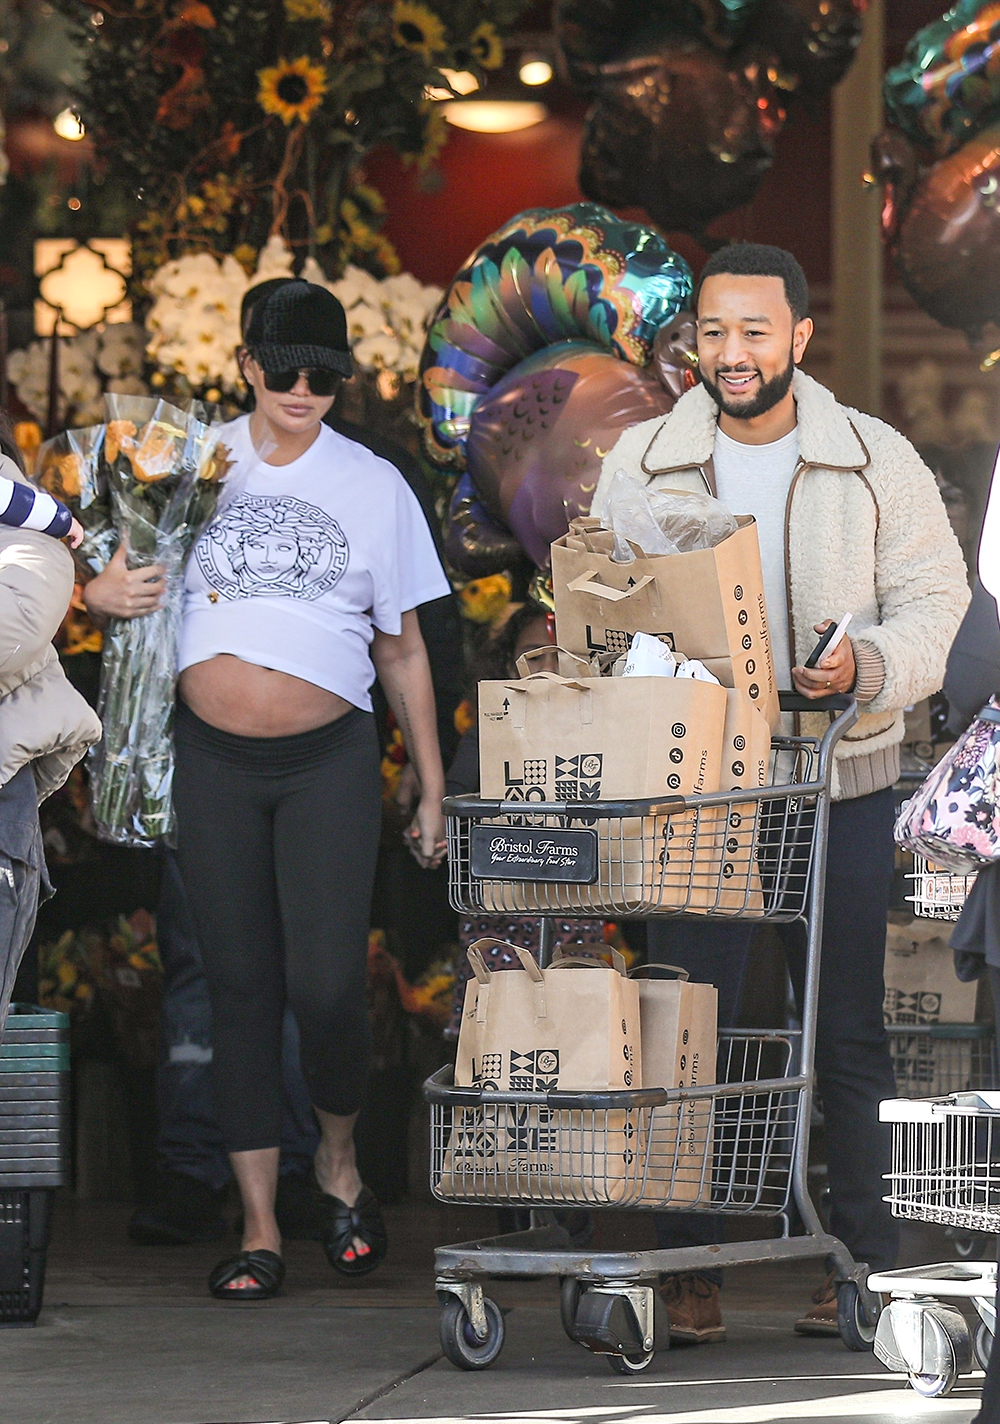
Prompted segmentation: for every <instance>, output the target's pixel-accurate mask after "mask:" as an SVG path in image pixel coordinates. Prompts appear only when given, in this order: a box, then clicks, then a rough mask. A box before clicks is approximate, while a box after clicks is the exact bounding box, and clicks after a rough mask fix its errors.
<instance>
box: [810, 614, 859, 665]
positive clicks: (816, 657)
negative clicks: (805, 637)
mask: <svg viewBox="0 0 1000 1424" xmlns="http://www.w3.org/2000/svg"><path fill="white" fill-rule="evenodd" d="M850 621H851V615H850V614H849V613H848V614H845V616H844V617H843V618H842V619H841V620H840V622H839V623H831V624H830V626H829V628H827V630H826V632H825V633H821V634H820V637H819V642H818V643H817V644H816V646H815V648H813V650H812V652H811V653H810V654H809V656H808V657H807V658H806V660H805V662H804V663H803V664H802V666H803V667H807V668H813V667H816V665H817V663H819V662H820V660H821V659H822V657H823V654H824V653H825V652H826V650H827V648H828V647H829V646H830V644H831V643H834V642H839V641H840V635H841V634H842V633H843V632H844V631H845V629H846V628H847V625H848V623H850Z"/></svg>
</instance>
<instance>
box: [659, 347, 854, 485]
mask: <svg viewBox="0 0 1000 1424" xmlns="http://www.w3.org/2000/svg"><path fill="white" fill-rule="evenodd" d="M792 394H793V395H794V397H795V408H796V417H797V421H798V431H799V459H800V461H801V462H802V464H804V465H818V466H820V467H821V468H823V469H828V470H866V469H867V468H868V466H869V465H870V464H871V456H870V455H869V453H868V451H867V449H866V448H865V445H864V442H863V440H862V439H861V437H860V435H859V434H858V432H857V430H856V429H855V428H854V424H853V422H852V421H851V419H850V417H849V416H848V414H847V411H846V409H845V407H844V406H842V405H840V404H839V403H838V402H837V401H836V400H835V399H834V396H833V394H832V393H831V392H830V391H828V390H827V389H826V387H825V386H821V385H820V383H819V382H818V381H814V380H813V378H812V377H811V376H807V375H806V374H805V372H804V371H801V370H798V369H796V371H795V374H794V376H793V377H792ZM718 415H719V411H718V407H717V406H716V404H715V402H714V401H713V399H712V397H711V396H710V395H709V393H708V391H706V390H705V387H704V386H702V385H697V386H695V387H694V389H693V390H690V391H687V392H686V393H685V394H684V395H683V396H681V398H680V400H679V401H678V402H677V404H676V405H675V406H674V408H673V410H672V411H671V412H670V414H669V415H668V416H667V417H666V419H665V420H664V421H663V422H662V424H661V425H660V427H659V429H658V430H657V432H656V434H655V435H654V436H653V438H652V440H651V441H650V442H649V446H648V448H647V449H646V452H645V454H644V456H643V459H642V468H643V471H644V473H645V474H647V475H660V474H669V473H672V472H673V471H675V470H685V469H690V468H691V467H692V466H704V465H706V464H707V463H708V461H709V460H710V459H711V458H712V453H713V451H714V449H715V432H716V425H717V421H718Z"/></svg>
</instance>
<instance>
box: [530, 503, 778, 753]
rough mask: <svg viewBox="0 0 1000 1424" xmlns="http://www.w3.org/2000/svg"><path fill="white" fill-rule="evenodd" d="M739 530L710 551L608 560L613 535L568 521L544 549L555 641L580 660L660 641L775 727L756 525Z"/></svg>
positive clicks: (745, 520) (748, 521) (750, 522)
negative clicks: (638, 639) (641, 639)
mask: <svg viewBox="0 0 1000 1424" xmlns="http://www.w3.org/2000/svg"><path fill="white" fill-rule="evenodd" d="M737 523H738V524H739V526H740V527H739V528H738V529H737V531H736V533H735V534H731V535H730V536H729V538H728V539H723V541H722V543H721V544H717V545H716V546H715V548H714V549H699V550H695V551H694V552H692V553H690V554H659V555H655V556H652V557H647V556H646V555H645V554H643V553H642V551H641V549H638V547H637V546H635V545H633V546H632V548H633V551H634V552H635V553H636V559H635V562H634V563H631V564H620V563H615V561H614V560H613V559H612V557H611V553H612V550H613V549H614V535H613V534H612V533H611V532H610V530H605V529H601V528H600V525H599V524H598V523H597V521H596V520H594V519H585V520H584V519H576V520H574V521H573V522H572V524H571V525H570V531H569V533H568V534H566V535H564V536H563V537H562V538H561V539H557V540H556V541H555V543H554V544H553V545H552V591H553V595H554V598H555V606H556V641H557V642H558V643H559V644H560V645H561V646H562V647H564V648H568V649H569V650H570V652H573V653H577V654H579V655H581V656H583V657H590V656H591V655H593V654H595V653H598V654H600V653H603V652H615V653H622V652H625V651H627V649H628V646H629V643H630V641H631V638H632V635H633V633H654V634H657V635H658V636H660V637H665V638H666V639H667V640H668V641H669V642H670V645H671V647H673V648H676V649H683V650H684V652H685V653H686V654H687V656H688V657H689V658H698V659H699V660H700V661H701V662H703V663H705V665H706V666H707V667H708V668H709V669H710V671H712V672H714V673H715V675H716V677H718V678H719V679H720V681H721V682H723V683H724V684H725V685H726V686H727V687H739V688H742V690H743V691H744V692H745V693H746V694H747V696H748V697H749V698H750V700H751V702H754V703H755V704H756V705H757V706H758V707H759V708H760V710H761V712H762V713H763V714H764V716H765V717H766V719H767V722H768V724H769V726H771V727H773V728H777V726H778V719H779V715H780V714H779V708H778V690H777V685H776V683H775V678H774V664H773V661H772V658H771V640H770V634H769V633H768V627H767V611H766V607H765V603H764V577H763V574H762V572H761V564H760V547H759V544H758V541H757V526H756V523H755V521H754V519H753V517H752V516H751V515H740V516H738V519H737Z"/></svg>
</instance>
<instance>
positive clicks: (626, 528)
mask: <svg viewBox="0 0 1000 1424" xmlns="http://www.w3.org/2000/svg"><path fill="white" fill-rule="evenodd" d="M594 513H595V514H596V515H597V517H598V519H599V520H600V521H601V523H602V524H603V525H604V527H605V529H610V530H611V532H612V533H613V534H614V536H615V551H614V553H613V554H612V556H611V557H612V558H613V559H614V561H615V563H616V564H631V563H632V562H633V561H634V560H635V557H636V554H635V550H634V549H632V548H631V547H630V545H632V544H634V545H635V546H636V548H637V549H638V551H639V553H641V554H647V555H652V554H675V553H676V552H677V550H676V549H675V548H674V547H673V545H672V544H671V543H670V541H669V540H668V539H667V537H666V535H665V534H664V533H663V530H662V529H661V528H660V526H659V525H658V524H657V522H656V520H655V518H654V517H653V511H652V508H651V506H650V503H649V496H648V495H647V493H646V491H645V490H644V489H643V488H642V486H641V485H639V484H637V483H636V482H635V480H633V479H630V478H629V476H628V475H627V474H626V473H625V471H624V470H616V471H615V473H614V474H613V475H612V477H611V483H610V485H609V486H608V488H607V492H606V494H605V496H604V499H603V500H602V502H601V506H600V508H599V509H597V508H595V509H594Z"/></svg>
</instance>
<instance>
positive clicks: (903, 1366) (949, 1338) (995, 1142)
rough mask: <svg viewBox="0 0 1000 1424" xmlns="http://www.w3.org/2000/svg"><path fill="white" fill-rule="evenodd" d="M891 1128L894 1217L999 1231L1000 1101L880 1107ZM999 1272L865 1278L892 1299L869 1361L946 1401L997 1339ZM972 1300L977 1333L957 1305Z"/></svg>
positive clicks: (917, 1272)
mask: <svg viewBox="0 0 1000 1424" xmlns="http://www.w3.org/2000/svg"><path fill="white" fill-rule="evenodd" d="M881 1117H882V1120H883V1121H884V1122H891V1123H892V1171H891V1174H890V1176H889V1178H888V1181H889V1194H888V1195H887V1197H886V1201H888V1202H889V1203H890V1204H891V1206H892V1210H893V1214H894V1215H895V1216H899V1217H903V1218H905V1219H907V1220H910V1221H928V1222H936V1223H938V1224H939V1225H942V1226H949V1227H954V1228H958V1229H960V1230H962V1231H965V1232H973V1231H988V1232H992V1233H993V1234H994V1235H995V1234H996V1233H997V1232H1000V1093H996V1092H982V1093H955V1094H952V1095H951V1096H949V1097H945V1098H940V1099H937V1100H927V1101H918V1102H914V1101H908V1100H905V1099H894V1100H892V1101H889V1102H885V1103H883V1104H882V1106H881ZM996 1269H997V1268H996V1264H995V1263H994V1262H992V1261H976V1262H973V1261H958V1262H950V1261H946V1262H942V1263H940V1264H938V1265H932V1266H918V1267H914V1268H911V1269H909V1270H901V1271H884V1272H880V1273H879V1274H876V1275H872V1276H869V1278H868V1286H869V1289H870V1290H873V1291H885V1292H887V1293H889V1294H890V1295H891V1296H892V1300H891V1302H890V1304H889V1306H888V1308H887V1309H886V1310H885V1311H883V1313H882V1315H881V1317H880V1319H879V1322H878V1329H877V1332H876V1336H875V1353H876V1354H877V1355H878V1357H879V1359H880V1360H881V1361H882V1363H883V1364H885V1365H887V1366H888V1368H889V1369H891V1370H898V1371H902V1372H903V1373H905V1374H906V1375H907V1376H908V1377H909V1380H910V1384H911V1385H912V1386H913V1388H914V1389H915V1390H917V1391H918V1393H920V1394H922V1395H925V1396H926V1397H928V1398H935V1397H937V1396H939V1395H945V1394H948V1393H949V1392H950V1391H951V1389H952V1388H953V1387H954V1385H955V1382H956V1380H957V1379H958V1378H959V1376H960V1375H962V1374H966V1373H968V1371H969V1370H970V1369H971V1368H972V1362H973V1360H974V1359H975V1360H976V1361H977V1362H978V1363H979V1364H980V1365H981V1366H982V1368H983V1369H985V1368H986V1366H987V1364H988V1363H989V1357H990V1350H991V1348H992V1345H993V1337H994V1335H995V1334H996V1308H995V1298H996ZM942 1298H943V1300H944V1301H945V1302H948V1301H950V1300H956V1299H966V1300H970V1301H971V1302H972V1304H973V1306H974V1307H975V1309H976V1312H977V1313H978V1315H979V1322H978V1324H977V1326H976V1329H975V1331H974V1332H970V1330H969V1327H968V1324H967V1322H966V1319H965V1316H964V1315H963V1314H962V1313H961V1311H959V1310H958V1309H957V1308H956V1307H955V1306H953V1305H950V1304H946V1303H942Z"/></svg>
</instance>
